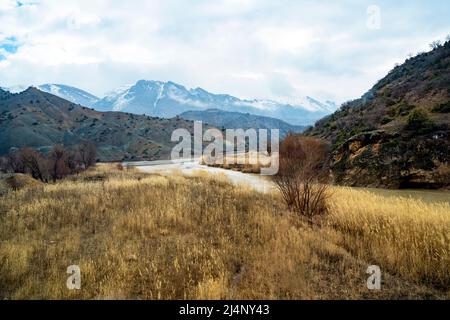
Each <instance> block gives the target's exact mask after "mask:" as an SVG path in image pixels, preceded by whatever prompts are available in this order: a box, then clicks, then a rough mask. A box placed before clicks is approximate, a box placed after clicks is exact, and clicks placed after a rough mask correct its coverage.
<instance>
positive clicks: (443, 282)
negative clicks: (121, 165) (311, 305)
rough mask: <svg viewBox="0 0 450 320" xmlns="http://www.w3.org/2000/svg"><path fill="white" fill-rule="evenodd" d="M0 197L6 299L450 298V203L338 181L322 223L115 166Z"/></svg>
mask: <svg viewBox="0 0 450 320" xmlns="http://www.w3.org/2000/svg"><path fill="white" fill-rule="evenodd" d="M0 200H1V201H0V299H4V298H7V299H23V298H24V299H31V298H32V299H36V298H43V299H382V298H384V299H449V298H450V274H449V268H450V232H449V230H450V204H449V203H448V202H444V201H439V200H438V201H434V202H431V201H428V202H427V201H422V200H420V199H414V198H407V197H402V196H385V195H382V194H375V193H373V192H370V191H365V190H354V189H348V188H334V189H333V194H332V195H331V198H330V206H331V213H330V216H329V217H328V220H327V222H326V223H325V224H324V225H323V226H322V227H314V228H313V227H310V226H308V225H306V224H304V223H303V222H302V221H301V220H300V219H298V218H296V217H295V216H293V215H292V214H290V213H289V212H288V211H287V210H286V208H285V206H284V204H283V202H282V200H281V198H280V197H279V195H278V194H277V193H276V191H274V190H268V191H266V192H265V193H263V192H259V191H257V190H254V189H253V188H252V187H245V186H244V185H238V186H237V185H235V184H233V183H230V181H229V178H227V177H226V176H225V175H218V176H212V175H211V174H209V173H206V172H203V171H195V172H192V174H191V175H190V176H183V175H182V173H181V172H178V174H176V172H172V173H171V175H163V174H162V173H144V172H140V171H138V170H136V169H131V170H119V169H118V168H116V167H115V166H113V165H100V166H98V167H97V168H96V169H93V170H90V171H88V172H85V173H83V174H80V175H79V176H75V177H72V178H70V179H67V180H65V181H62V182H59V183H57V184H54V185H40V184H37V185H33V186H30V187H28V188H24V189H22V190H19V191H10V192H7V193H6V194H4V195H3V196H1V197H0ZM70 265H78V266H79V267H80V270H81V281H82V283H81V290H75V291H72V290H68V289H67V287H66V281H67V278H68V276H69V275H68V274H66V270H67V267H68V266H70ZM369 265H378V266H380V267H381V271H382V288H381V290H380V291H371V290H368V289H367V286H366V281H367V278H368V277H369V275H368V274H366V270H367V268H368V266H369Z"/></svg>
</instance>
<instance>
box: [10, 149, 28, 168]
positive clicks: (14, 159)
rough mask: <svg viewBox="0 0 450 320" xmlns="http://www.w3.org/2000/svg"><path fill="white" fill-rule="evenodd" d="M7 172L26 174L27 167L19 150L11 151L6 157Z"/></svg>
mask: <svg viewBox="0 0 450 320" xmlns="http://www.w3.org/2000/svg"><path fill="white" fill-rule="evenodd" d="M6 161H7V171H10V172H14V173H25V165H24V162H23V159H22V156H21V154H20V152H19V150H11V151H10V152H9V154H8V155H7V157H6Z"/></svg>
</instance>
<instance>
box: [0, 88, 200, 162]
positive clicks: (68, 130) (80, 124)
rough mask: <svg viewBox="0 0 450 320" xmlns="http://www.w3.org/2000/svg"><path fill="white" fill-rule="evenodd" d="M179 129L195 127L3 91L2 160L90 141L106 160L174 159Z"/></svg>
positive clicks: (175, 120)
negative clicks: (13, 153)
mask: <svg viewBox="0 0 450 320" xmlns="http://www.w3.org/2000/svg"><path fill="white" fill-rule="evenodd" d="M177 128H185V129H187V130H189V131H190V132H193V122H192V121H187V120H184V119H182V118H179V117H177V118H173V119H162V118H154V117H149V116H142V115H134V114H130V113H124V112H99V111H95V110H93V109H90V108H87V107H83V106H80V105H78V104H74V103H72V102H69V101H67V100H65V99H62V98H60V97H57V96H55V95H52V94H49V93H46V92H43V91H41V90H39V89H37V88H33V87H30V88H28V89H27V90H25V91H23V92H21V93H17V94H13V93H10V92H7V91H4V90H1V89H0V155H3V154H7V153H8V152H9V151H10V150H11V149H12V148H20V147H25V146H27V147H32V148H35V149H38V150H41V151H44V152H45V151H46V150H49V149H50V148H51V147H52V146H53V145H55V144H64V145H66V146H71V145H75V144H78V143H79V142H80V141H82V140H89V141H92V142H93V143H94V144H95V145H96V146H97V149H98V156H99V160H101V161H121V160H155V159H168V158H169V155H170V152H171V150H172V148H173V146H174V145H175V143H172V142H171V141H170V140H171V134H172V131H173V130H174V129H177ZM204 128H205V129H206V128H208V127H207V126H204Z"/></svg>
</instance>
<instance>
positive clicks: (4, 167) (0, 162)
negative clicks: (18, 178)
mask: <svg viewBox="0 0 450 320" xmlns="http://www.w3.org/2000/svg"><path fill="white" fill-rule="evenodd" d="M0 172H5V173H6V172H8V159H7V158H6V157H0Z"/></svg>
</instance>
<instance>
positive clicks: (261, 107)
mask: <svg viewBox="0 0 450 320" xmlns="http://www.w3.org/2000/svg"><path fill="white" fill-rule="evenodd" d="M92 107H93V108H95V109H97V110H99V111H123V112H129V113H135V114H146V115H150V116H157V117H165V118H171V117H174V116H177V115H180V114H181V113H183V112H186V111H198V110H208V109H219V110H223V111H231V112H243V113H249V114H254V115H258V116H268V117H273V118H278V119H281V120H284V121H286V122H288V123H290V124H293V125H311V124H313V123H314V122H315V121H317V120H318V119H320V118H322V117H323V116H325V115H327V114H329V113H332V112H333V111H335V110H336V108H337V106H336V104H334V103H332V102H329V101H327V102H325V103H322V102H319V101H317V100H315V99H313V98H310V97H306V98H304V99H301V100H299V101H295V104H289V103H281V102H276V101H271V100H241V99H239V98H236V97H233V96H230V95H227V94H213V93H210V92H208V91H206V90H204V89H201V88H196V89H186V88H185V87H184V86H182V85H179V84H176V83H174V82H171V81H169V82H161V81H146V80H140V81H138V82H137V83H136V84H134V85H130V86H125V87H121V88H119V89H117V90H115V91H112V92H110V93H108V94H107V95H106V97H104V98H103V99H101V100H100V101H98V102H97V103H95V104H94V105H93V106H92Z"/></svg>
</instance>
